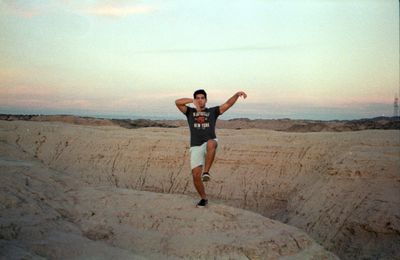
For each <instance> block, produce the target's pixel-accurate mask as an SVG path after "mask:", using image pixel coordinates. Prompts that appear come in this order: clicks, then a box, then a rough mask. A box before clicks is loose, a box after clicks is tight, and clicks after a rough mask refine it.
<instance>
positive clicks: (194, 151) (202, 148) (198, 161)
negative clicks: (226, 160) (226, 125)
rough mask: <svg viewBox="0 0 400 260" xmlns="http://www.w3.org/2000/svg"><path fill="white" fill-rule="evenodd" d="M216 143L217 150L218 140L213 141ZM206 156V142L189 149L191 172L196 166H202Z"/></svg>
mask: <svg viewBox="0 0 400 260" xmlns="http://www.w3.org/2000/svg"><path fill="white" fill-rule="evenodd" d="M213 140H215V141H216V142H217V148H216V149H218V139H213ZM206 154H207V142H205V143H203V144H202V145H199V146H192V147H190V167H191V168H192V170H193V169H194V168H196V167H198V166H201V165H203V166H204V162H205V160H206Z"/></svg>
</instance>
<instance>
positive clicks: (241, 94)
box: [219, 91, 247, 115]
mask: <svg viewBox="0 0 400 260" xmlns="http://www.w3.org/2000/svg"><path fill="white" fill-rule="evenodd" d="M239 97H243V98H247V94H246V93H244V92H243V91H239V92H237V93H235V94H234V95H233V96H232V97H231V98H230V99H228V100H227V101H226V102H225V103H224V104H222V105H220V106H219V112H220V114H221V115H222V114H223V113H225V111H226V110H228V109H229V108H230V107H231V106H233V105H234V104H235V103H236V101H237V100H238V98H239Z"/></svg>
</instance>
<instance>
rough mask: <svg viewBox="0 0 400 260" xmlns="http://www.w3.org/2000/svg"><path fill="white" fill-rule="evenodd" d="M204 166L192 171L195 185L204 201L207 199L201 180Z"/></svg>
mask: <svg viewBox="0 0 400 260" xmlns="http://www.w3.org/2000/svg"><path fill="white" fill-rule="evenodd" d="M202 169H203V166H202V165H201V166H198V167H196V168H193V169H192V175H193V184H194V187H195V188H196V190H197V192H198V193H199V195H200V197H201V198H202V199H207V195H206V192H205V189H204V185H203V181H202V180H201V174H202Z"/></svg>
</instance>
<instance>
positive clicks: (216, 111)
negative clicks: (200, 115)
mask: <svg viewBox="0 0 400 260" xmlns="http://www.w3.org/2000/svg"><path fill="white" fill-rule="evenodd" d="M213 112H214V115H215V118H217V117H218V116H219V115H221V111H219V106H216V107H213Z"/></svg>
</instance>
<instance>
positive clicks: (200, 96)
mask: <svg viewBox="0 0 400 260" xmlns="http://www.w3.org/2000/svg"><path fill="white" fill-rule="evenodd" d="M195 100H196V102H197V104H198V106H199V107H200V108H204V107H205V106H206V103H207V99H206V97H205V96H204V94H197V95H196V98H195Z"/></svg>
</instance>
